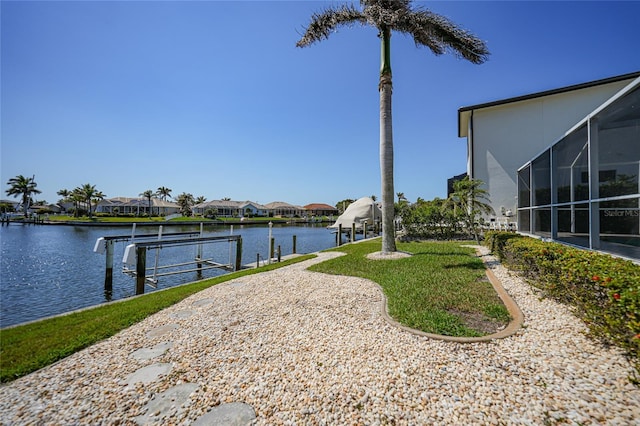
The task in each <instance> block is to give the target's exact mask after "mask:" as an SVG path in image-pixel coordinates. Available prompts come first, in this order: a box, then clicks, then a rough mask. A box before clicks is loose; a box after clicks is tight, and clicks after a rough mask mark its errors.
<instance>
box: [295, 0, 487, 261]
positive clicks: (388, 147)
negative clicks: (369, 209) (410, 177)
mask: <svg viewBox="0 0 640 426" xmlns="http://www.w3.org/2000/svg"><path fill="white" fill-rule="evenodd" d="M360 6H361V7H360V9H358V8H356V7H355V6H353V5H343V6H340V7H338V8H335V9H326V10H325V11H324V12H322V13H315V14H314V15H313V16H312V17H311V23H310V24H309V25H308V26H307V28H306V30H305V33H304V34H303V36H302V38H301V39H300V40H299V41H298V42H297V44H296V46H298V47H305V46H309V45H311V44H313V43H315V42H318V41H322V40H324V39H327V38H329V36H330V35H331V34H332V33H333V32H335V31H336V30H337V29H338V28H339V27H343V26H351V25H353V24H360V25H370V26H373V27H375V28H376V29H377V30H378V37H380V40H381V58H382V61H381V63H382V66H381V70H380V84H379V85H378V90H379V92H380V171H381V177H382V184H381V187H382V191H381V195H382V252H383V253H389V252H394V251H396V243H395V231H394V212H393V207H394V203H393V195H394V193H393V134H392V122H391V88H392V84H391V47H390V40H391V31H397V32H400V33H403V34H406V35H410V36H411V37H413V41H414V42H415V44H416V46H418V47H420V46H424V47H427V48H429V49H430V50H431V51H432V52H433V53H434V54H436V55H441V54H443V53H445V52H451V53H453V54H455V55H457V56H459V57H461V58H464V59H467V60H468V61H471V62H473V63H475V64H480V63H482V62H484V61H485V60H486V58H487V56H488V55H489V51H488V50H487V47H486V45H485V43H484V42H483V41H482V40H480V39H478V38H476V37H475V36H473V35H472V34H471V33H469V32H467V31H465V30H462V29H460V28H458V27H457V26H456V25H455V24H454V23H452V22H451V21H449V20H448V19H447V18H445V17H443V16H440V15H437V14H435V13H433V12H431V11H429V10H427V9H422V8H412V6H411V0H360Z"/></svg>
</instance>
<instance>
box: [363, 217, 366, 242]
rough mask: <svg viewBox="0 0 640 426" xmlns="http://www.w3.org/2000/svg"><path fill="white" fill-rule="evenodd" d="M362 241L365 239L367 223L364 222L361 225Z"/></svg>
mask: <svg viewBox="0 0 640 426" xmlns="http://www.w3.org/2000/svg"><path fill="white" fill-rule="evenodd" d="M362 239H363V240H366V239H367V221H366V220H365V221H364V223H363V224H362Z"/></svg>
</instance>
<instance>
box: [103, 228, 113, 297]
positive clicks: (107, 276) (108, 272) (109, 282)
mask: <svg viewBox="0 0 640 426" xmlns="http://www.w3.org/2000/svg"><path fill="white" fill-rule="evenodd" d="M105 245H106V249H107V253H106V256H105V257H106V258H107V260H106V268H105V271H104V291H105V293H107V294H109V295H110V294H111V292H113V240H110V239H108V240H106V241H105Z"/></svg>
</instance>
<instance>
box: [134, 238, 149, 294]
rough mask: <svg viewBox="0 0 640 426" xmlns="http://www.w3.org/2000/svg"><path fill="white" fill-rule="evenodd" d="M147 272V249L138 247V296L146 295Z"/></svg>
mask: <svg viewBox="0 0 640 426" xmlns="http://www.w3.org/2000/svg"><path fill="white" fill-rule="evenodd" d="M146 271H147V248H146V247H138V246H136V295H138V294H144V283H145V280H146V278H147V277H146Z"/></svg>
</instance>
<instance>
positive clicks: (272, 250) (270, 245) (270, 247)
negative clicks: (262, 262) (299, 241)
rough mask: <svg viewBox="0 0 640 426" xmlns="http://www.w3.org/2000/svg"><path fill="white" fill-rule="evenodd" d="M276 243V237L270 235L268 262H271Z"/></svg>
mask: <svg viewBox="0 0 640 426" xmlns="http://www.w3.org/2000/svg"><path fill="white" fill-rule="evenodd" d="M275 244H276V239H275V238H273V237H271V242H270V243H269V264H271V259H273V255H274V254H275V251H274V247H275Z"/></svg>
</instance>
